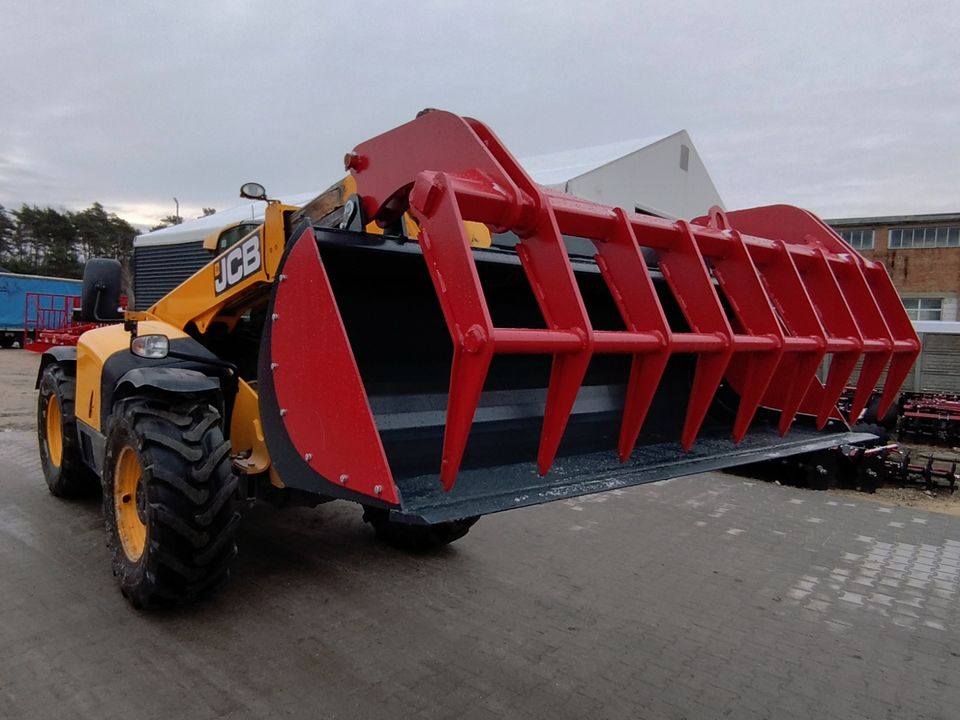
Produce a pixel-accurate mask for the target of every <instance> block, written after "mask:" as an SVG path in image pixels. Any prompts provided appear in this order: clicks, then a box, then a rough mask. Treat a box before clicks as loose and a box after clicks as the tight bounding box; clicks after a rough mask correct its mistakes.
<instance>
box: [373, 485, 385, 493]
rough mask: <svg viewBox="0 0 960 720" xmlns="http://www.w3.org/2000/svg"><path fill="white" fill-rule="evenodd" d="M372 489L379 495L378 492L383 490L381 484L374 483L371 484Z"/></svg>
mask: <svg viewBox="0 0 960 720" xmlns="http://www.w3.org/2000/svg"><path fill="white" fill-rule="evenodd" d="M373 491H374V492H375V493H376V494H377V495H379V494H380V493H382V492H383V485H374V486H373Z"/></svg>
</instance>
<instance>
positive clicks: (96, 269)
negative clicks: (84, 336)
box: [80, 258, 123, 322]
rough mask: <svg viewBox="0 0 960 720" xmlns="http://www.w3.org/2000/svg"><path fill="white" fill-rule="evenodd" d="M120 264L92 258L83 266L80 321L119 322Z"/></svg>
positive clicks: (121, 317) (120, 312) (107, 259)
mask: <svg viewBox="0 0 960 720" xmlns="http://www.w3.org/2000/svg"><path fill="white" fill-rule="evenodd" d="M122 282H123V279H122V277H121V270H120V263H119V262H118V261H116V260H111V259H109V258H91V259H90V260H87V263H86V265H84V266H83V285H82V286H81V289H80V319H81V320H82V321H83V322H117V321H118V320H122V319H123V312H122V311H121V310H120V286H121V284H122Z"/></svg>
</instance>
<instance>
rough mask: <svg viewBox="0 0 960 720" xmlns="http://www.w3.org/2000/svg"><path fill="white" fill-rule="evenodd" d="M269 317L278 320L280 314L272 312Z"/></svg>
mask: <svg viewBox="0 0 960 720" xmlns="http://www.w3.org/2000/svg"><path fill="white" fill-rule="evenodd" d="M270 319H271V320H279V319H280V316H279V315H277V314H276V313H274V314H273V315H271V316H270Z"/></svg>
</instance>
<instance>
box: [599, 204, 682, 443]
mask: <svg viewBox="0 0 960 720" xmlns="http://www.w3.org/2000/svg"><path fill="white" fill-rule="evenodd" d="M614 213H615V215H616V222H615V224H614V226H613V230H612V231H611V232H610V234H609V235H608V236H607V238H606V241H605V242H602V243H598V244H597V255H596V258H595V259H596V262H597V266H598V267H599V268H600V273H601V274H602V275H603V279H604V281H605V282H606V283H607V287H608V288H609V289H610V294H611V296H612V297H613V300H614V302H615V303H616V305H617V309H618V310H619V311H620V316H621V317H622V318H623V322H624V325H625V326H626V328H627V330H628V332H634V333H638V332H642V331H644V330H646V329H649V331H650V332H652V334H653V335H654V336H655V338H656V339H657V341H658V344H659V347H658V348H656V349H654V350H652V351H651V352H648V353H644V354H641V353H635V354H634V356H633V359H632V361H631V363H630V379H629V381H628V382H627V394H626V398H625V399H624V405H623V421H622V422H621V424H620V437H619V440H618V442H617V450H618V454H619V456H620V461H621V462H626V460H627V458H629V457H630V454H631V453H632V452H633V447H634V445H635V444H636V442H637V437H638V436H639V435H640V429H641V428H642V427H643V423H644V421H645V420H646V417H647V412H648V411H649V409H650V404H651V403H652V402H653V397H654V395H655V394H656V392H657V387H658V386H659V385H660V379H661V378H662V377H663V372H664V370H665V369H666V367H667V362H668V361H669V360H670V337H671V334H670V325H669V324H668V323H667V318H666V315H664V312H663V308H662V307H661V305H660V301H659V300H658V299H657V291H656V289H655V288H654V287H653V280H652V279H651V278H650V271H649V270H648V269H647V263H646V260H645V259H644V257H643V252H642V251H641V249H640V245H639V244H638V243H637V237H636V235H635V234H634V232H633V228H632V227H631V226H630V221H629V218H628V217H627V214H626V212H625V211H624V210H623V209H622V208H616V209H615V210H614Z"/></svg>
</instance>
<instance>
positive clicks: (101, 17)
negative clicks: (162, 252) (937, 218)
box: [0, 0, 960, 223]
mask: <svg viewBox="0 0 960 720" xmlns="http://www.w3.org/2000/svg"><path fill="white" fill-rule="evenodd" d="M148 5H149V6H148ZM0 18H2V21H0V73H2V77H3V85H2V94H0V203H2V204H3V205H5V206H6V207H8V208H10V207H16V206H19V204H20V203H22V202H27V203H36V204H42V205H47V204H50V205H54V206H62V207H67V208H78V207H85V206H87V205H89V204H90V203H92V202H94V201H99V202H101V203H103V204H104V205H105V206H106V207H107V208H108V209H109V210H113V211H115V212H117V213H118V214H119V215H121V216H122V217H125V218H127V219H128V220H130V221H131V222H135V223H150V222H153V221H154V220H156V219H157V218H159V217H161V216H163V215H168V214H172V213H173V211H174V204H173V197H174V196H176V197H177V198H179V200H180V211H181V214H182V215H183V216H185V217H192V216H195V215H199V214H200V208H201V207H204V206H210V207H215V208H218V209H223V208H226V207H230V206H232V205H235V204H237V202H239V199H238V198H237V188H238V187H239V185H240V184H241V183H242V182H244V181H246V180H257V181H260V182H262V183H264V184H265V185H266V186H267V188H268V190H269V191H270V192H271V193H274V194H286V193H298V192H308V191H312V190H314V189H317V190H319V189H323V188H324V187H326V186H327V185H328V184H329V183H331V182H333V181H335V180H336V179H338V177H339V176H340V175H341V174H342V164H341V163H342V158H343V155H344V153H345V152H346V151H347V150H349V149H351V148H352V147H353V146H354V145H356V144H357V143H359V142H361V141H362V140H364V139H366V138H367V137H370V136H372V135H375V134H377V133H379V132H382V131H384V130H387V129H389V128H391V127H393V126H395V125H398V124H400V123H402V122H405V121H407V120H409V119H411V118H412V117H413V116H414V115H415V114H416V112H417V111H418V110H419V109H421V108H423V107H438V108H444V109H448V110H452V111H454V112H458V113H461V114H464V115H471V116H473V117H476V118H479V119H481V120H483V121H484V122H486V123H487V124H488V125H489V126H491V127H492V128H493V130H494V131H495V132H496V133H497V134H498V135H499V136H500V137H501V138H502V139H503V140H504V141H505V142H506V143H507V145H508V146H509V147H510V148H511V149H512V150H513V152H514V154H516V155H518V156H521V157H522V156H524V155H536V154H540V153H546V152H551V151H556V150H566V149H571V148H577V147H584V146H589V145H596V144H603V143H610V142H615V141H620V140H627V139H631V138H636V137H647V136H650V135H657V134H662V135H666V134H669V133H672V132H674V131H676V130H678V129H680V128H686V129H687V130H689V131H690V133H691V135H692V137H693V140H694V143H695V144H696V146H697V148H698V150H699V152H700V154H701V156H702V157H703V159H704V161H705V163H706V166H707V168H708V170H709V171H710V173H711V175H712V176H713V180H714V182H715V184H716V185H717V188H718V190H719V192H720V194H721V196H722V197H723V198H724V200H725V202H726V204H727V207H729V208H731V209H735V208H739V207H750V206H754V205H762V204H769V203H774V202H786V203H790V204H795V205H801V206H804V207H807V208H809V209H811V210H813V211H814V212H816V213H818V214H820V215H822V216H824V217H842V216H851V215H854V216H855V215H867V214H897V213H920V212H951V211H954V212H960V122H958V121H960V3H958V2H956V0H954V1H953V2H903V3H901V2H887V1H883V0H871V1H868V2H843V1H842V0H841V1H840V2H836V1H834V2H803V1H799V2H791V3H787V2H778V1H777V0H774V1H773V2H771V1H770V0H766V1H765V2H756V3H754V2H743V1H741V2H730V3H724V2H716V0H713V1H709V2H696V3H682V2H673V3H668V2H639V1H637V0H626V1H621V2H613V1H610V2H608V1H602V0H592V1H591V2H585V3H582V4H580V3H572V2H563V1H562V0H561V1H560V2H557V1H553V2H550V1H541V0H508V1H506V2H500V1H499V0H483V1H482V2H480V1H478V2H459V1H456V2H455V1H450V2H440V1H430V0H419V2H383V3H365V2H362V0H361V1H351V2H302V3H301V2H273V3H264V2H246V1H236V2H213V1H207V2H197V0H193V1H191V2H174V1H171V0H167V1H166V2H163V3H149V4H148V3H136V2H134V3H116V2H83V3H79V2H76V1H75V0H70V1H69V2H61V1H59V0H36V1H32V2H24V1H22V0H0Z"/></svg>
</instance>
